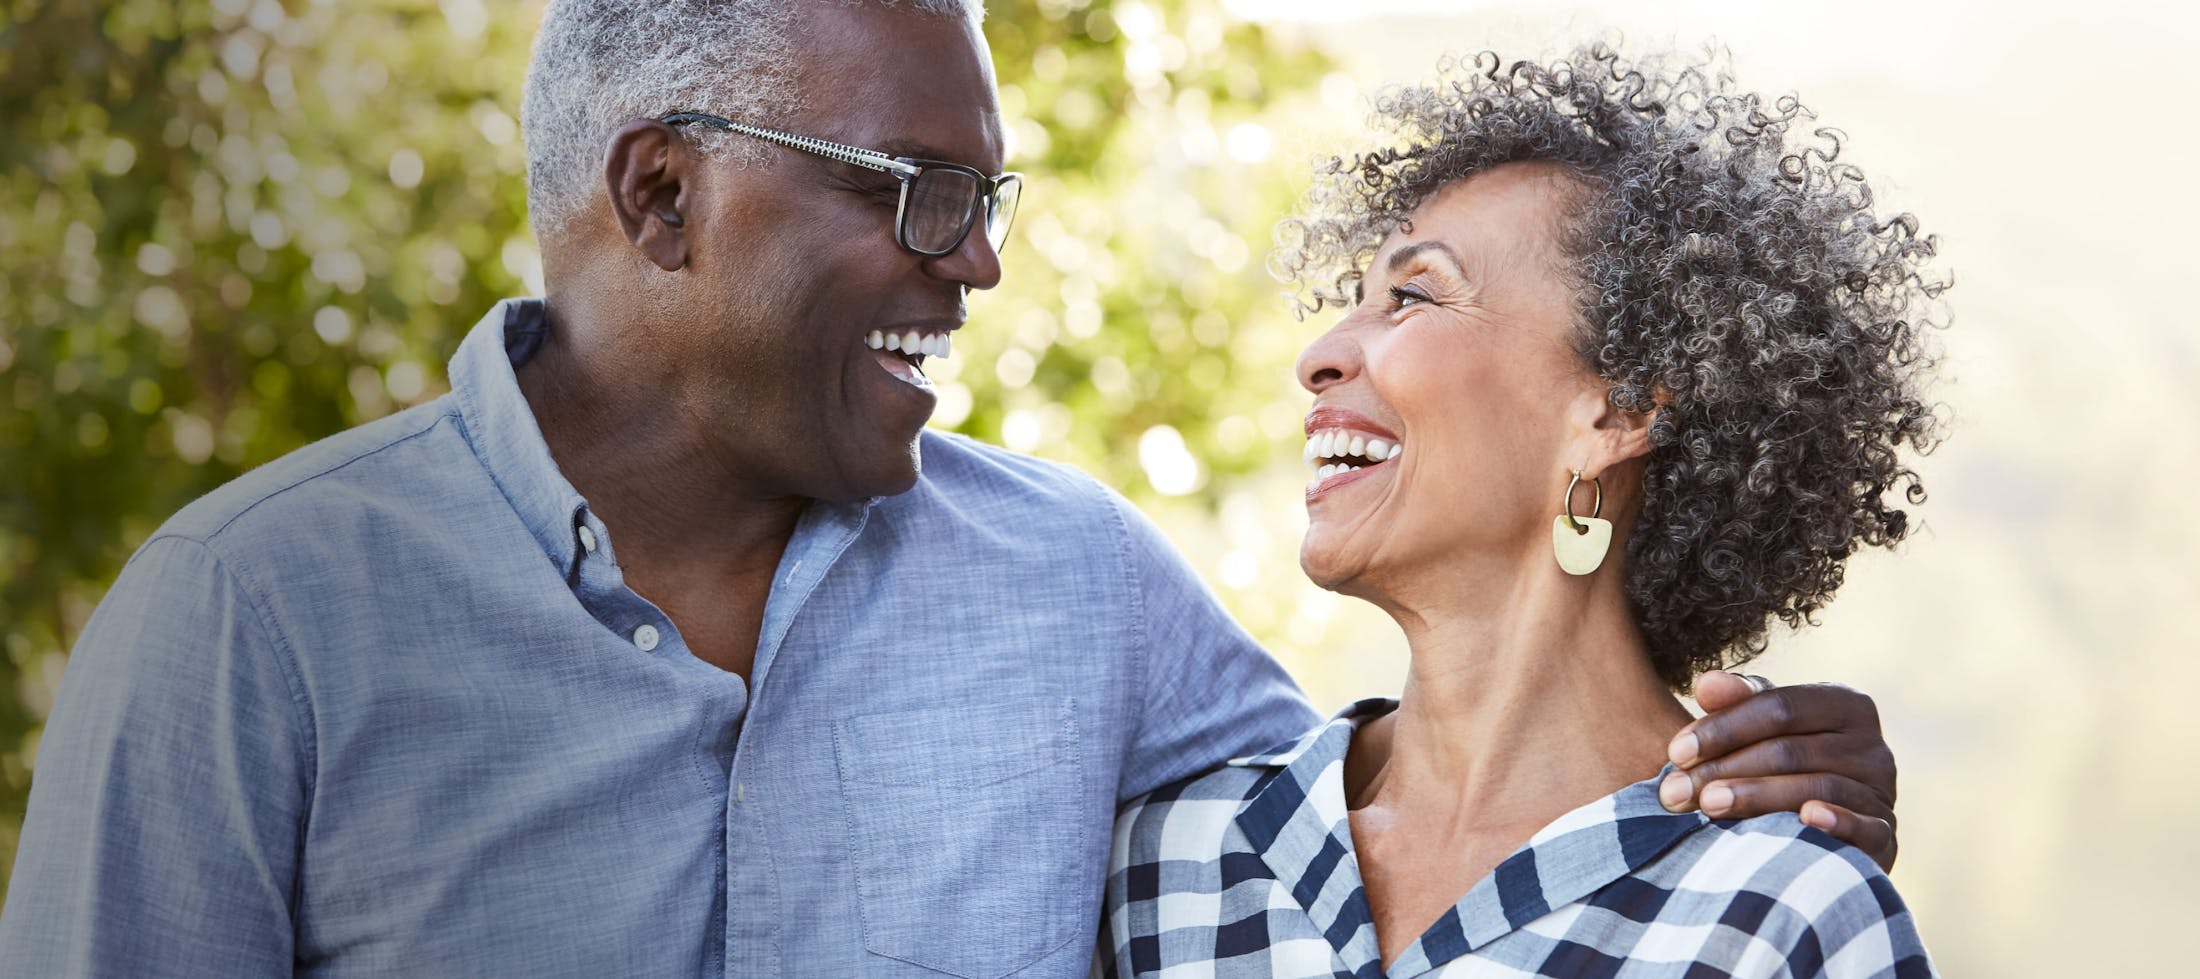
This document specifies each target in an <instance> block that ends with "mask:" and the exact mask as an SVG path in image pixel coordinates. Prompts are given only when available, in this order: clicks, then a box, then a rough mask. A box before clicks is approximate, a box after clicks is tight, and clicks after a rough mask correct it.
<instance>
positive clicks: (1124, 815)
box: [1115, 765, 1275, 859]
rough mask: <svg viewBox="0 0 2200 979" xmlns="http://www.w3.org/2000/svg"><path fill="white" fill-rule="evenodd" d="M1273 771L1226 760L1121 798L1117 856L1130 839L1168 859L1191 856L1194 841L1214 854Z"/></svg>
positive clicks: (1210, 857) (1211, 855)
mask: <svg viewBox="0 0 2200 979" xmlns="http://www.w3.org/2000/svg"><path fill="white" fill-rule="evenodd" d="M1274 774H1275V773H1274V772H1272V771H1268V770H1264V769H1258V768H1246V767H1241V766H1237V765H1228V766H1224V767H1222V768H1217V769H1214V770H1213V771H1209V772H1206V773H1203V774H1200V775H1194V776H1192V777H1190V778H1185V779H1179V780H1177V781H1175V782H1171V783H1169V784H1167V785H1164V786H1162V787H1160V788H1158V789H1155V790H1153V791H1151V792H1148V793H1146V794H1145V795H1142V796H1139V797H1137V798H1135V799H1132V800H1130V801H1129V802H1126V803H1124V804H1123V805H1122V807H1121V808H1119V809H1117V810H1116V817H1115V836H1116V844H1117V845H1116V848H1115V850H1116V853H1117V855H1118V857H1119V858H1120V857H1121V856H1122V855H1124V854H1126V853H1128V852H1130V851H1129V850H1128V849H1126V844H1128V845H1130V846H1132V847H1136V848H1137V849H1141V850H1146V851H1149V852H1154V851H1166V852H1168V853H1169V854H1170V858H1171V859H1186V858H1190V857H1192V856H1193V854H1192V853H1189V852H1186V851H1187V849H1188V848H1191V847H1195V846H1196V847H1198V848H1199V850H1200V851H1201V852H1205V853H1206V857H1207V858H1208V859H1212V858H1213V856H1214V851H1217V848H1218V847H1219V846H1220V844H1221V842H1222V840H1223V838H1224V837H1225V836H1226V835H1228V833H1229V829H1230V826H1231V825H1232V824H1233V821H1234V820H1235V819H1236V817H1237V814H1238V811H1239V810H1240V809H1242V808H1243V807H1244V805H1245V802H1246V800H1248V799H1251V798H1252V797H1253V796H1255V795H1257V794H1259V792H1260V789H1261V787H1262V786H1264V785H1266V784H1267V783H1268V781H1269V779H1270V778H1271V777H1273V776H1274Z"/></svg>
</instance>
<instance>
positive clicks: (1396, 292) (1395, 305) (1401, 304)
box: [1390, 286, 1429, 309]
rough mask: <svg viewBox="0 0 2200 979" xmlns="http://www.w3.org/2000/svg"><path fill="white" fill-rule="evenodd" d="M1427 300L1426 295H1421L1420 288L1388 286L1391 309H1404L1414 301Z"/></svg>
mask: <svg viewBox="0 0 2200 979" xmlns="http://www.w3.org/2000/svg"><path fill="white" fill-rule="evenodd" d="M1428 301H1429V298H1428V297H1427V296H1424V295H1422V294H1421V291H1420V290H1418V289H1415V288H1412V287H1411V286H1391V287H1390V308H1391V309H1404V308H1406V307H1408V306H1411V305H1413V304H1415V303H1425V302H1428Z"/></svg>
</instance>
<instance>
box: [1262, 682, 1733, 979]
mask: <svg viewBox="0 0 2200 979" xmlns="http://www.w3.org/2000/svg"><path fill="white" fill-rule="evenodd" d="M1397 706H1398V704H1397V701H1394V700H1388V699H1375V700H1363V701H1360V702H1358V703H1356V704H1353V705H1352V706H1350V707H1347V708H1345V709H1344V710H1343V711H1340V712H1339V713H1338V714H1337V715H1336V716H1335V717H1334V718H1332V719H1330V721H1329V722H1328V723H1326V724H1323V725H1322V726H1321V727H1318V728H1315V729H1314V730H1312V731H1309V732H1307V733H1306V734H1304V735H1301V736H1299V737H1298V738H1295V739H1293V740H1291V741H1288V742H1285V743H1283V744H1281V745H1278V746H1276V747H1275V748H1272V749H1270V750H1268V751H1264V752H1262V753H1260V754H1257V755H1251V756H1248V757H1245V758H1237V759H1232V760H1231V761H1230V764H1231V765H1234V766H1238V767H1242V768H1266V769H1270V770H1271V771H1272V772H1273V773H1274V774H1273V775H1272V776H1271V777H1270V778H1269V779H1268V780H1267V781H1266V782H1265V783H1263V784H1262V786H1261V787H1260V788H1259V789H1258V790H1257V791H1256V792H1255V793H1254V794H1253V796H1252V798H1250V799H1248V800H1246V802H1245V804H1244V805H1243V806H1242V807H1241V808H1240V809H1239V811H1238V815H1237V824H1238V827H1239V829H1240V830H1241V831H1243V832H1244V833H1245V836H1246V839H1247V840H1248V841H1249V842H1250V843H1251V845H1252V846H1253V848H1254V849H1255V850H1256V851H1257V852H1258V853H1259V855H1260V858H1261V859H1262V861H1263V862H1265V863H1266V864H1267V865H1268V868H1269V870H1270V871H1272V872H1273V873H1274V874H1275V876H1276V880H1278V881H1280V882H1282V883H1283V884H1284V885H1285V886H1286V887H1287V888H1289V889H1290V890H1291V895H1292V897H1293V898H1294V899H1296V900H1297V901H1298V902H1299V905H1300V907H1301V908H1303V909H1304V910H1305V911H1306V913H1307V915H1308V917H1309V918H1310V919H1311V920H1312V921H1313V923H1314V926H1315V927H1316V928H1318V929H1320V930H1321V932H1322V935H1323V937H1325V938H1327V939H1328V940H1329V943H1330V945H1331V946H1332V947H1334V948H1335V949H1336V950H1337V954H1338V956H1339V958H1340V959H1341V960H1342V961H1343V962H1344V963H1345V964H1346V965H1347V966H1348V971H1350V972H1351V973H1352V974H1354V975H1370V976H1380V975H1383V974H1384V970H1383V968H1382V960H1381V953H1380V951H1379V950H1378V948H1377V946H1376V942H1375V928H1374V924H1373V920H1374V919H1373V916H1372V915H1371V914H1370V912H1369V910H1368V906H1367V897H1366V892H1365V890H1364V888H1363V886H1362V884H1361V880H1360V870H1359V862H1358V861H1357V859H1355V858H1354V857H1353V847H1352V829H1351V822H1350V820H1349V815H1350V813H1349V810H1348V809H1347V807H1346V802H1345V798H1344V759H1345V753H1346V750H1347V749H1348V748H1350V747H1351V744H1352V735H1353V733H1354V732H1356V731H1357V730H1358V729H1359V727H1360V725H1362V724H1365V723H1367V722H1368V721H1372V720H1374V719H1376V718H1378V717H1381V716H1383V715H1385V714H1388V713H1390V712H1391V711H1393V710H1396V709H1397ZM1671 770H1672V769H1671V766H1667V768H1666V769H1665V770H1664V771H1661V772H1659V773H1658V774H1657V775H1656V776H1653V777H1651V778H1649V779H1646V780H1644V781H1641V782H1636V783H1634V784H1633V785H1629V786H1627V787H1625V788H1623V789H1621V790H1619V791H1618V792H1615V793H1613V794H1611V795H1608V796H1605V797H1603V798H1601V799H1598V800H1596V801H1594V802H1591V803H1588V804H1587V805H1584V806H1580V807H1578V808H1576V809H1574V810H1573V811H1571V812H1568V813H1567V814H1565V815H1563V816H1560V817H1559V818H1558V819H1557V820H1555V821H1553V822H1552V823H1551V824H1550V825H1548V826H1545V827H1544V828H1543V829H1541V830H1539V831H1537V832H1536V834H1535V836H1533V837H1531V838H1530V839H1529V840H1528V842H1527V843H1526V844H1524V845H1522V846H1521V847H1520V849H1518V850H1516V851H1514V852H1513V854H1512V855H1511V856H1509V857H1506V858H1505V860H1504V861H1503V862H1501V863H1499V864H1498V865H1497V869H1496V870H1495V871H1493V872H1492V873H1491V874H1490V875H1489V876H1488V877H1485V878H1483V879H1482V880H1481V881H1480V882H1479V883H1477V884H1476V885H1475V886H1474V889H1473V890H1471V891H1469V892H1467V894H1466V896H1465V897H1462V898H1460V900H1459V902H1458V903H1457V904H1455V905H1453V906H1452V908H1451V910H1449V911H1447V912H1445V913H1444V915H1443V917H1441V918H1439V919H1438V920H1437V922H1436V923H1435V924H1434V925H1433V926H1431V927H1430V928H1429V929H1428V931H1426V932H1424V933H1423V934H1422V935H1421V937H1420V938H1419V939H1418V940H1416V941H1415V942H1414V943H1413V946H1412V947H1410V948H1408V949H1406V950H1405V951H1404V952H1403V953H1402V954H1400V955H1399V956H1398V958H1397V960H1396V961H1395V962H1393V963H1392V965H1391V968H1390V970H1389V975H1392V976H1397V977H1401V979H1402V977H1406V976H1413V975H1418V974H1420V973H1423V972H1427V971H1429V970H1431V969H1435V968H1438V967H1440V966H1442V965H1443V964H1444V963H1446V962H1449V961H1451V960H1452V959H1455V958H1458V957H1459V956H1462V955H1465V954H1467V953H1469V952H1472V951H1474V950H1475V949H1478V948H1481V947H1482V946H1484V945H1488V944H1489V943H1491V942H1493V941H1496V940H1497V939H1499V938H1502V937H1504V936H1505V935H1508V934H1511V933H1512V932H1514V931H1517V930H1518V929H1520V928H1521V927H1523V926H1525V925H1526V924H1528V923H1529V922H1531V921H1534V920H1535V919H1537V918H1541V917H1543V916H1544V915H1546V914H1549V913H1550V912H1551V911H1552V910H1553V909H1556V908H1561V907H1564V906H1566V905H1568V904H1572V903H1574V902H1576V901H1579V900H1582V899H1583V898H1586V897H1588V896H1589V895H1591V894H1594V893H1596V892H1597V891H1599V890H1601V889H1603V888H1604V887H1605V886H1607V885H1609V884H1611V883H1612V882H1614V881H1617V880H1619V879H1620V878H1622V877H1625V876H1627V875H1628V874H1630V873H1633V872H1634V871H1635V869H1636V868H1638V867H1641V866H1642V865H1644V864H1646V863H1649V862H1650V861H1651V860H1652V859H1653V858H1655V857H1657V855H1658V854H1660V853H1663V852H1665V851H1666V850H1667V849H1669V848H1671V847H1672V845H1673V844H1675V843H1677V842H1679V841H1680V840H1681V838H1683V837H1685V836H1687V835H1688V834H1689V833H1692V832H1694V831H1695V830H1696V829H1698V828H1700V827H1702V826H1704V825H1705V824H1707V823H1708V822H1709V821H1710V820H1709V819H1708V818H1707V817H1705V816H1703V815H1702V814H1701V813H1680V814H1675V813H1669V812H1666V811H1665V807H1664V806H1663V805H1661V804H1659V802H1658V782H1659V780H1660V779H1662V778H1664V777H1665V774H1666V772H1669V771H1671Z"/></svg>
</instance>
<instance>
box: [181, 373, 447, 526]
mask: <svg viewBox="0 0 2200 979" xmlns="http://www.w3.org/2000/svg"><path fill="white" fill-rule="evenodd" d="M455 423H456V422H455V412H454V411H453V410H452V408H451V406H450V404H449V402H448V399H447V398H439V399H437V400H435V401H431V402H428V403H426V404H421V405H418V406H415V407H413V408H409V409H406V410H404V411H401V412H398V413H396V414H392V415H387V416H384V417H382V418H379V419H376V420H374V421H371V422H367V423H365V424H362V425H358V426H356V427H353V428H349V429H346V430H344V431H342V432H338V433H336V434H334V435H331V436H328V437H327V438H323V439H321V440H319V441H316V442H313V443H310V444H307V445H304V446H301V447H299V448H297V449H294V450H292V451H290V452H289V453H287V454H285V455H283V456H281V457H279V458H276V459H274V460H272V461H270V462H267V463H264V464H262V465H260V466H258V467H255V468H254V469H252V470H251V471H250V472H247V473H245V474H244V475H241V476H238V477H237V478H235V479H233V480H230V481H229V482H227V483H224V484H222V485H221V486H220V487H218V488H216V489H215V490H214V491H213V492H210V493H208V494H206V495H205V496H202V497H199V498H198V499H196V500H194V501H192V502H191V503H189V504H187V505H185V506H184V507H183V509H181V510H178V511H176V513H175V514H174V515H173V516H171V517H169V518H168V520H167V521H165V522H164V523H162V524H161V527H160V529H159V530H158V531H156V532H155V533H154V535H153V537H154V539H161V538H183V539H186V540H191V541H196V542H198V543H201V544H207V545H210V546H214V545H217V543H218V542H226V541H227V540H228V539H233V538H237V537H240V536H244V537H256V536H259V535H258V534H257V533H255V532H254V531H256V530H258V529H260V528H261V526H263V525H266V524H286V525H290V526H291V529H294V530H304V529H308V528H307V527H305V526H299V522H300V521H304V522H305V524H307V525H310V524H311V523H314V522H317V521H325V520H328V519H331V518H335V517H338V516H339V514H340V513H341V512H342V511H343V510H345V509H347V508H351V509H356V508H357V506H358V505H359V504H360V503H362V502H365V501H368V500H371V499H372V498H373V497H374V496H375V495H376V494H377V493H378V492H379V491H380V488H381V487H391V486H402V485H406V484H407V483H409V482H410V481H411V480H412V479H413V478H416V477H417V476H419V475H425V474H428V473H429V472H432V471H433V470H434V469H436V468H437V467H434V466H429V465H405V464H400V465H404V468H407V469H408V470H413V471H412V472H410V473H391V472H390V471H388V467H387V466H379V465H378V463H383V462H387V461H388V456H389V455H390V454H391V453H392V452H393V451H397V450H401V449H402V448H404V447H408V446H410V445H412V444H414V443H417V442H418V441H420V440H421V439H422V438H423V437H426V436H430V435H432V434H433V433H435V432H437V431H438V430H439V429H440V428H442V427H443V426H445V425H454V424H455ZM407 462H408V463H419V462H421V460H417V459H411V458H408V459H407ZM216 549H217V551H220V550H226V549H227V548H223V547H218V546H217V547H216Z"/></svg>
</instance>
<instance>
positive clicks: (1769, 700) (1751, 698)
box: [1658, 670, 1899, 870]
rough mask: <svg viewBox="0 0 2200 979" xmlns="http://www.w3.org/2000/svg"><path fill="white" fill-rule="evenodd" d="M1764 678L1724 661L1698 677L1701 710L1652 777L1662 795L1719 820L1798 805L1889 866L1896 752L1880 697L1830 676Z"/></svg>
mask: <svg viewBox="0 0 2200 979" xmlns="http://www.w3.org/2000/svg"><path fill="white" fill-rule="evenodd" d="M1765 686H1766V687H1767V689H1763V690H1761V691H1759V690H1757V689H1756V688H1755V687H1754V686H1753V685H1752V684H1751V681H1750V680H1749V679H1745V678H1744V677H1742V676H1740V675H1738V674H1734V673H1728V672H1725V671H1723V670H1712V671H1710V672H1707V673H1705V674H1703V675H1702V676H1700V677H1697V678H1696V702H1697V703H1698V704H1699V705H1701V706H1702V707H1703V709H1704V711H1705V714H1704V716H1703V717H1701V718H1698V719H1697V720H1696V721H1695V722H1694V723H1692V724H1690V725H1688V726H1687V727H1685V728H1682V729H1681V732H1680V733H1679V734H1677V735H1675V736H1674V737H1673V743H1672V745H1671V746H1670V748H1669V749H1668V751H1669V753H1670V754H1671V756H1672V760H1673V765H1674V767H1676V768H1677V769H1679V771H1676V772H1675V773H1674V774H1672V775H1670V776H1667V778H1666V780H1665V783H1664V784H1663V785H1661V786H1659V791H1658V796H1659V798H1660V800H1661V801H1663V802H1664V803H1665V807H1666V808H1667V809H1671V810H1673V811H1675V812H1687V811H1689V810H1691V809H1697V808H1701V809H1702V810H1703V812H1704V814H1705V815H1709V816H1715V817H1718V818H1720V819H1747V818H1749V817H1752V816H1762V815H1765V814H1767V813H1775V812H1797V813H1800V814H1801V816H1802V819H1803V822H1805V823H1808V824H1809V825H1811V826H1814V827H1817V828H1818V829H1821V830H1824V831H1826V832H1827V833H1830V834H1832V835H1833V836H1835V837H1838V838H1839V839H1841V840H1842V841H1843V842H1846V843H1849V844H1852V845H1854V846H1856V847H1857V848H1858V849H1861V850H1863V851H1864V852H1865V853H1868V854H1870V855H1871V858H1872V860H1874V861H1875V862H1877V863H1878V864H1879V866H1880V867H1881V868H1882V869H1887V870H1891V869H1893V868H1894V860H1895V853H1896V851H1897V849H1898V848H1899V844H1898V842H1897V841H1896V839H1895V819H1894V798H1895V787H1894V783H1895V765H1894V752H1893V751H1891V750H1889V749H1888V748H1887V741H1886V738H1885V737H1884V736H1882V735H1881V733H1880V730H1879V708H1878V706H1877V705H1875V704H1873V703H1872V699H1871V698H1870V697H1869V696H1866V695H1865V694H1863V693H1862V692H1860V691H1857V690H1854V689H1851V688H1849V687H1845V686H1841V685H1840V684H1836V683H1812V684H1805V685H1802V686H1794V687H1771V686H1770V685H1769V684H1765Z"/></svg>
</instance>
